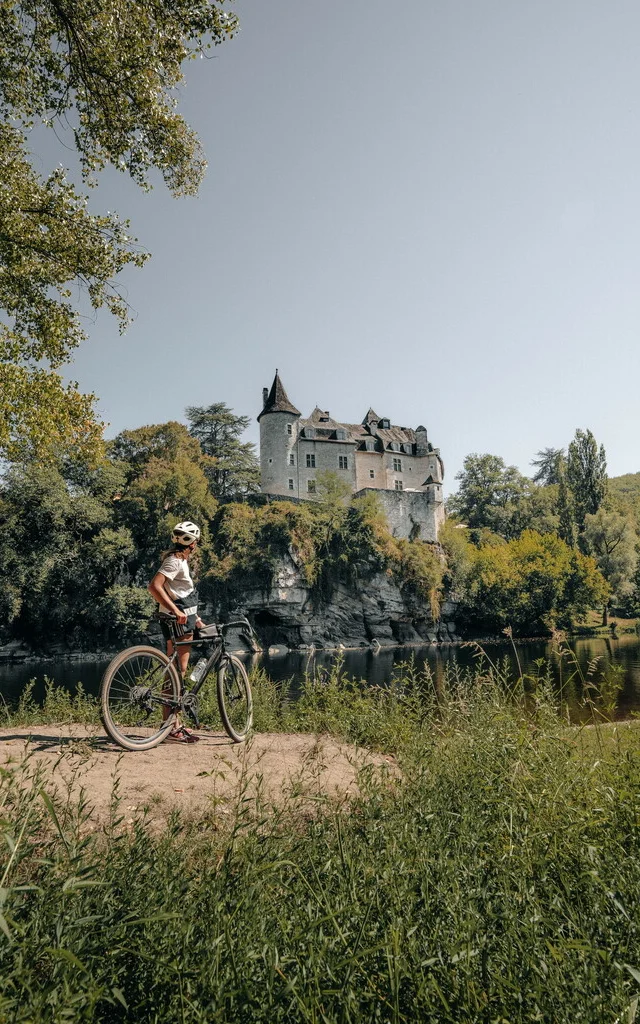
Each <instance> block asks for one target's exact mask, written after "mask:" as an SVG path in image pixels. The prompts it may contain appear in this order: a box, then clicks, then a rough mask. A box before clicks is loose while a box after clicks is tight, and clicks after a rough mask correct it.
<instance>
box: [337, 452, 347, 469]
mask: <svg viewBox="0 0 640 1024" xmlns="http://www.w3.org/2000/svg"><path fill="white" fill-rule="evenodd" d="M348 468H349V463H348V461H347V456H346V455H339V456H338V469H348Z"/></svg>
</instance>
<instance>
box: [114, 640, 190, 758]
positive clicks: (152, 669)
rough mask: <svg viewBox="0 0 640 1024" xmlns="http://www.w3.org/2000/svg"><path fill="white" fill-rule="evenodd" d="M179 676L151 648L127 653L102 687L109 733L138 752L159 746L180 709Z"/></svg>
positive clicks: (117, 659) (137, 649)
mask: <svg viewBox="0 0 640 1024" xmlns="http://www.w3.org/2000/svg"><path fill="white" fill-rule="evenodd" d="M178 685H179V684H178V680H177V675H176V673H175V672H174V670H173V668H172V667H171V665H170V663H169V662H168V660H167V658H166V656H165V655H164V654H163V653H162V652H160V651H157V650H155V649H154V648H150V647H147V648H145V647H141V648H132V649H130V650H129V651H124V652H123V653H122V654H121V655H119V656H118V657H117V658H114V660H113V661H112V662H111V665H110V666H109V667H108V669H107V671H106V673H105V677H104V680H103V685H102V695H101V700H102V716H103V721H104V724H105V727H106V729H107V732H109V734H110V735H111V736H112V737H113V738H114V739H115V740H116V741H117V742H118V743H120V744H121V745H122V746H125V747H127V749H130V750H135V749H141V748H145V747H148V746H152V745H154V744H155V743H157V742H159V740H160V739H162V737H163V736H164V735H165V733H166V732H167V730H168V729H169V728H170V727H171V723H172V721H173V719H174V715H175V710H176V707H177V706H178V696H179V694H178Z"/></svg>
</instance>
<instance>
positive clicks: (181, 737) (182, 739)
mask: <svg viewBox="0 0 640 1024" xmlns="http://www.w3.org/2000/svg"><path fill="white" fill-rule="evenodd" d="M167 739H168V740H170V741H171V742H173V743H198V742H199V741H200V737H199V736H196V734H195V733H193V732H190V731H189V729H187V728H186V726H184V725H179V726H178V727H177V728H176V729H172V730H171V732H170V733H169V735H168V736H167Z"/></svg>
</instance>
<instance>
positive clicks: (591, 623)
mask: <svg viewBox="0 0 640 1024" xmlns="http://www.w3.org/2000/svg"><path fill="white" fill-rule="evenodd" d="M613 622H615V624H616V632H617V633H618V634H621V633H637V631H638V626H640V619H637V618H636V619H625V618H624V617H623V616H621V615H614V614H613V613H609V625H608V626H603V625H602V611H599V610H597V609H595V608H593V609H591V610H590V611H588V612H587V614H586V615H585V618H584V622H583V623H582V624H581V625H580V626H577V627H576V629H575V630H574V634H575V635H576V636H584V635H589V636H611V623H613Z"/></svg>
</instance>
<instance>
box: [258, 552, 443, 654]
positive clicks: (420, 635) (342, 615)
mask: <svg viewBox="0 0 640 1024" xmlns="http://www.w3.org/2000/svg"><path fill="white" fill-rule="evenodd" d="M242 611H243V612H244V613H246V614H247V615H248V616H249V618H250V619H251V620H252V622H253V623H254V625H255V627H256V630H257V632H258V635H259V637H260V640H261V641H262V643H263V644H264V645H265V646H267V645H271V644H286V646H288V647H308V646H311V645H312V644H313V645H315V646H316V647H321V646H324V647H330V646H336V645H337V644H344V646H345V647H358V646H363V645H369V644H371V643H374V642H375V641H377V642H378V643H380V644H381V645H382V646H384V645H385V644H397V643H430V642H435V641H438V640H440V641H444V640H452V639H459V637H458V636H457V635H456V624H455V621H454V618H453V616H454V613H455V606H454V605H453V604H452V603H451V602H446V603H445V604H444V605H443V607H442V613H441V618H440V619H439V620H438V621H437V622H434V620H433V618H432V615H431V610H430V608H429V606H428V605H427V604H425V603H424V602H421V601H420V600H418V599H417V598H416V597H415V596H414V595H412V594H410V593H409V592H408V590H407V589H406V588H402V589H401V588H400V587H399V586H398V585H397V584H396V583H395V582H394V580H393V579H392V578H391V577H389V576H387V575H386V574H385V573H377V574H375V575H372V576H370V577H369V578H368V579H367V580H363V581H361V582H360V583H359V585H358V587H357V589H356V588H355V587H348V586H346V585H345V584H344V583H336V585H335V586H334V587H333V589H332V592H331V595H330V597H329V598H320V597H318V596H317V595H316V594H314V593H313V591H312V590H311V588H310V587H309V586H308V585H306V583H305V582H304V579H303V576H302V574H301V572H300V570H299V569H298V567H297V566H296V564H295V562H294V561H293V559H292V558H290V557H284V558H282V560H281V561H280V563H279V565H278V568H277V569H276V572H275V574H274V577H273V583H272V585H271V587H270V588H269V589H268V590H266V591H265V590H260V589H254V590H247V591H245V593H244V595H243V599H242Z"/></svg>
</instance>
